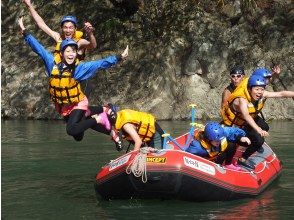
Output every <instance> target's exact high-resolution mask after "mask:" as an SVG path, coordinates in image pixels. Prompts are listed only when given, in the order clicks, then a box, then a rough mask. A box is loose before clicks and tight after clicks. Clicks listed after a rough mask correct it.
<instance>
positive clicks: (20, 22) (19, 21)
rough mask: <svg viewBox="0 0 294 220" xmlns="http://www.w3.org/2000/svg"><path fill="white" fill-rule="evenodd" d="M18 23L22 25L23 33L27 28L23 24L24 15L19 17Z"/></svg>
mask: <svg viewBox="0 0 294 220" xmlns="http://www.w3.org/2000/svg"><path fill="white" fill-rule="evenodd" d="M18 25H19V27H20V33H21V34H23V33H24V32H25V30H26V28H25V26H24V24H23V16H21V17H19V19H18Z"/></svg>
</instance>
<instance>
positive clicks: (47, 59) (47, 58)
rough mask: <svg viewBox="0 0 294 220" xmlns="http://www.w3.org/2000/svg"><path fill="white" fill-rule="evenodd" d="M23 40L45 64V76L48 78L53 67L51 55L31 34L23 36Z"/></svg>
mask: <svg viewBox="0 0 294 220" xmlns="http://www.w3.org/2000/svg"><path fill="white" fill-rule="evenodd" d="M24 40H25V41H26V43H27V44H28V45H29V46H30V47H31V48H32V50H33V51H34V52H35V53H36V54H38V55H39V56H40V57H41V58H42V60H43V62H44V64H45V68H46V72H47V76H50V75H51V70H52V69H53V66H54V57H53V54H52V53H49V52H48V51H47V50H46V49H45V48H44V47H43V46H42V45H41V44H40V43H39V41H38V40H37V39H36V38H34V37H33V36H32V35H31V34H25V35H24Z"/></svg>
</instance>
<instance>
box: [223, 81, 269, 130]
mask: <svg viewBox="0 0 294 220" xmlns="http://www.w3.org/2000/svg"><path fill="white" fill-rule="evenodd" d="M247 84H248V78H247V79H246V78H245V79H244V80H243V81H242V83H241V84H240V85H239V86H238V87H237V88H236V89H235V91H234V92H233V93H232V94H231V95H230V97H229V99H228V103H227V104H226V105H224V106H223V107H222V110H221V115H222V119H223V122H224V124H225V125H228V126H232V125H236V126H239V127H242V126H243V125H244V124H245V123H246V121H245V120H244V118H243V117H242V115H241V113H240V112H237V111H236V110H234V109H233V101H234V100H235V99H236V98H244V99H246V100H247V101H248V104H247V108H248V112H249V114H250V115H251V117H252V118H255V117H256V116H257V114H258V113H259V112H261V110H262V108H263V106H264V103H265V100H266V99H265V98H261V99H259V100H258V102H257V103H256V105H254V104H253V101H254V100H252V98H251V96H250V94H249V92H248V89H247Z"/></svg>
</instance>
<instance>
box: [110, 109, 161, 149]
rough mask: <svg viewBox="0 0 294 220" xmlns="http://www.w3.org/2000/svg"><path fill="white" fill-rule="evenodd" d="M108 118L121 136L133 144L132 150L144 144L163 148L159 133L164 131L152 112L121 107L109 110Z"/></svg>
mask: <svg viewBox="0 0 294 220" xmlns="http://www.w3.org/2000/svg"><path fill="white" fill-rule="evenodd" d="M108 118H109V121H110V123H111V124H112V126H113V128H114V129H115V130H116V131H118V132H119V133H120V134H121V136H122V138H123V139H124V140H127V141H129V142H130V143H132V144H134V151H137V150H140V148H141V146H146V145H147V146H149V147H154V148H157V149H162V148H163V144H164V141H163V137H162V136H161V135H162V134H164V131H163V130H162V128H161V127H160V125H159V124H158V123H157V122H156V119H155V117H154V116H153V115H152V114H149V113H147V112H140V111H135V110H131V109H122V110H120V111H118V112H111V114H109V117H108ZM118 150H121V149H118Z"/></svg>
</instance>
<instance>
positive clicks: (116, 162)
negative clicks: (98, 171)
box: [109, 155, 131, 171]
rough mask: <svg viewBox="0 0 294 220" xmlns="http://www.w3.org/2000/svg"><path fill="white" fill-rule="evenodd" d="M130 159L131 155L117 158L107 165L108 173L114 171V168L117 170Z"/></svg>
mask: <svg viewBox="0 0 294 220" xmlns="http://www.w3.org/2000/svg"><path fill="white" fill-rule="evenodd" d="M130 157H131V155H128V156H125V157H123V158H119V159H117V160H114V161H111V162H110V163H109V171H111V170H114V169H115V168H118V167H120V166H122V165H124V164H126V163H127V162H128V161H129V159H130Z"/></svg>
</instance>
